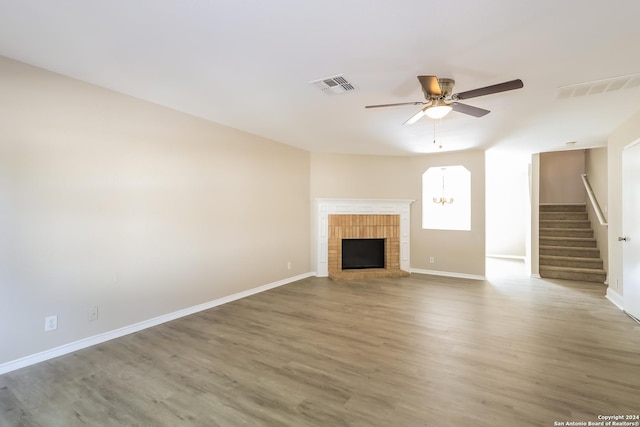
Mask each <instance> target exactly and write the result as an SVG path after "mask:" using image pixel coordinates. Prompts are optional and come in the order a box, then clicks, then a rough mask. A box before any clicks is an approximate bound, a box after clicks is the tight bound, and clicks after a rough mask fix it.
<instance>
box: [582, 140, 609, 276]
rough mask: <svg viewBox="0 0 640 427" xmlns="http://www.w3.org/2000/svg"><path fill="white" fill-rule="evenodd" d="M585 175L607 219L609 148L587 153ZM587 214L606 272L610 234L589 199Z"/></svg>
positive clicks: (592, 149) (595, 149)
mask: <svg viewBox="0 0 640 427" xmlns="http://www.w3.org/2000/svg"><path fill="white" fill-rule="evenodd" d="M585 174H587V178H588V179H589V184H591V189H592V190H593V193H594V194H595V196H596V199H597V201H598V205H600V209H601V210H602V212H603V214H604V216H605V219H606V218H607V216H608V215H607V212H608V210H609V207H608V195H609V190H608V188H607V186H608V183H609V179H608V171H607V148H606V147H603V148H591V149H589V150H587V151H586V153H585ZM587 212H588V213H589V220H590V221H591V227H592V228H593V232H594V237H595V238H596V241H597V242H598V249H600V257H601V258H602V261H603V263H604V268H605V270H606V269H607V268H608V265H609V240H608V239H609V233H608V230H609V229H608V227H607V226H606V225H600V221H599V220H598V216H597V215H596V213H595V210H594V209H593V206H592V205H591V202H590V201H589V198H587Z"/></svg>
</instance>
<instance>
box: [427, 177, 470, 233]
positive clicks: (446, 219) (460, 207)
mask: <svg viewBox="0 0 640 427" xmlns="http://www.w3.org/2000/svg"><path fill="white" fill-rule="evenodd" d="M422 228H425V229H433V230H467V231H469V230H471V172H469V170H468V169H467V168H465V167H464V166H460V165H456V166H437V167H431V168H429V169H427V171H426V172H425V173H423V174H422Z"/></svg>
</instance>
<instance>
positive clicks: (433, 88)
mask: <svg viewBox="0 0 640 427" xmlns="http://www.w3.org/2000/svg"><path fill="white" fill-rule="evenodd" d="M418 81H419V82H420V86H422V92H423V93H424V97H425V101H413V102H400V103H395V104H379V105H367V106H365V108H379V107H396V106H400V105H427V106H426V107H424V108H423V109H422V110H420V111H418V112H417V113H416V114H414V115H413V116H412V117H411V118H410V119H409V120H407V121H406V122H404V124H405V125H411V124H413V123H415V122H417V121H418V120H420V119H421V118H422V117H423V116H425V115H426V116H427V117H429V118H432V119H441V118H443V117H444V116H446V115H447V114H448V113H449V112H450V111H451V110H453V111H456V112H458V113H463V114H467V115H470V116H473V117H482V116H485V115H487V114H489V113H490V111H489V110H485V109H484V108H478V107H474V106H472V105H467V104H462V103H460V102H458V101H459V100H461V99H469V98H475V97H478V96H485V95H491V94H494V93H499V92H506V91H509V90H514V89H521V88H523V87H524V84H523V83H522V80H520V79H516V80H510V81H508V82H504V83H498V84H495V85H491V86H485V87H481V88H478V89H473V90H468V91H465V92H460V93H452V91H453V86H454V85H455V81H454V80H453V79H445V78H442V79H439V78H437V77H436V76H418Z"/></svg>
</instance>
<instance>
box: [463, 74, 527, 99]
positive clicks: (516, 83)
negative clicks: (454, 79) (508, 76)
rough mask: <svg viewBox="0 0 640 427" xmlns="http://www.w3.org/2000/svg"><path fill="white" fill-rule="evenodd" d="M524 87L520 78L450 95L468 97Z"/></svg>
mask: <svg viewBox="0 0 640 427" xmlns="http://www.w3.org/2000/svg"><path fill="white" fill-rule="evenodd" d="M523 87H524V83H522V80H520V79H517V80H511V81H509V82H504V83H498V84H497V85H491V86H486V87H481V88H478V89H473V90H468V91H466V92H460V93H457V94H455V95H453V96H452V98H454V99H469V98H475V97H476V96H484V95H491V94H492V93H499V92H506V91H508V90H514V89H521V88H523Z"/></svg>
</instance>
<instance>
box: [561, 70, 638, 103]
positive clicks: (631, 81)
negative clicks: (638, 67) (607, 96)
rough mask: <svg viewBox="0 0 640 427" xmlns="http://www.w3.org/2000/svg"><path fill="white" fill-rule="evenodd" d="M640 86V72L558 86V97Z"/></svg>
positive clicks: (574, 96) (570, 96)
mask: <svg viewBox="0 0 640 427" xmlns="http://www.w3.org/2000/svg"><path fill="white" fill-rule="evenodd" d="M638 86H640V74H631V75H629V76H622V77H613V78H611V79H604V80H596V81H594V82H587V83H579V84H576V85H569V86H563V87H560V88H558V91H557V93H556V98H557V99H567V98H576V97H579V96H587V95H596V94H598V93H604V92H613V91H616V90H622V89H633V88H635V87H638Z"/></svg>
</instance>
